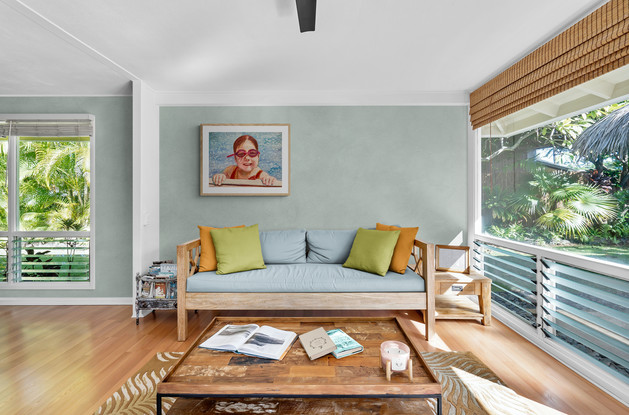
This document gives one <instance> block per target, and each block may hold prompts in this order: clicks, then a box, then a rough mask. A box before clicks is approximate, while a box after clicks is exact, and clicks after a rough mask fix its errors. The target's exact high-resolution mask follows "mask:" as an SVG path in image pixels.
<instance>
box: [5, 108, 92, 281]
mask: <svg viewBox="0 0 629 415" xmlns="http://www.w3.org/2000/svg"><path fill="white" fill-rule="evenodd" d="M5 119H10V120H51V121H52V120H67V119H71V120H78V119H82V120H87V119H89V120H90V121H91V122H92V126H93V133H92V135H91V136H90V140H89V143H90V230H89V231H21V230H18V212H17V210H18V204H17V192H18V186H19V184H18V183H17V174H18V171H17V170H18V160H17V157H18V136H9V137H7V140H8V157H7V181H8V182H9V200H8V203H7V206H9V207H10V206H13V207H14V208H13V209H8V210H9V211H8V212H7V223H8V230H7V231H0V237H6V238H7V281H6V282H0V289H2V290H94V289H95V288H96V274H95V269H96V260H95V257H96V255H95V253H96V243H95V242H96V240H95V235H96V231H95V229H96V226H95V224H96V223H95V222H96V221H95V218H96V203H95V200H96V199H95V195H96V193H95V187H96V186H95V183H96V182H95V177H96V146H95V143H96V121H95V117H94V116H93V115H91V114H0V120H5ZM70 236H74V237H81V236H83V237H85V236H87V237H89V239H90V245H89V257H90V265H89V281H78V282H70V281H63V282H22V281H15V280H14V278H13V277H14V276H13V275H12V274H11V271H10V270H11V269H12V268H13V255H12V251H13V246H12V244H11V241H12V240H13V238H14V237H70Z"/></svg>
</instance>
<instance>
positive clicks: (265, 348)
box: [238, 326, 297, 360]
mask: <svg viewBox="0 0 629 415" xmlns="http://www.w3.org/2000/svg"><path fill="white" fill-rule="evenodd" d="M296 337H297V334H296V333H294V332H292V331H286V330H278V329H276V328H273V327H269V326H262V327H260V328H259V329H258V331H256V332H255V333H254V335H253V336H251V337H250V338H249V339H248V340H247V342H246V343H245V344H243V345H242V346H241V347H240V348H238V352H239V353H242V354H247V355H250V356H256V357H263V358H267V359H276V360H279V359H280V358H281V357H282V355H283V354H284V352H285V351H286V350H287V349H288V348H289V347H290V346H291V345H292V344H293V341H294V340H295V338H296Z"/></svg>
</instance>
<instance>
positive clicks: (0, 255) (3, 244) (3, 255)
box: [0, 236, 8, 282]
mask: <svg viewBox="0 0 629 415" xmlns="http://www.w3.org/2000/svg"><path fill="white" fill-rule="evenodd" d="M7 241H8V238H7V237H6V236H5V237H0V282H7V279H8V277H7V263H8V260H7Z"/></svg>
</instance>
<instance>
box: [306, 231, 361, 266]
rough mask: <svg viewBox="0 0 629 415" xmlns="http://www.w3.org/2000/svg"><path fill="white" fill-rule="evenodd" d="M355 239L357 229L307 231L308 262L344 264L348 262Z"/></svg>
mask: <svg viewBox="0 0 629 415" xmlns="http://www.w3.org/2000/svg"><path fill="white" fill-rule="evenodd" d="M355 237H356V229H354V230H349V231H346V230H315V231H307V232H306V242H307V243H308V257H307V259H306V261H307V262H315V263H320V264H342V263H344V262H345V261H347V257H348V256H349V252H350V250H351V249H352V244H353V243H354V238H355Z"/></svg>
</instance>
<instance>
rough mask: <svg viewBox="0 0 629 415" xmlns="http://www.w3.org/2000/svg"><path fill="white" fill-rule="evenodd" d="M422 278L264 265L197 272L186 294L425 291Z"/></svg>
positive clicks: (309, 265)
mask: <svg viewBox="0 0 629 415" xmlns="http://www.w3.org/2000/svg"><path fill="white" fill-rule="evenodd" d="M424 290H425V289H424V279H423V278H421V277H420V276H419V275H417V274H416V273H414V272H412V271H410V270H409V272H407V273H406V274H398V273H396V272H388V273H387V274H386V275H385V276H384V277H381V276H379V275H375V274H371V273H368V272H364V271H359V270H355V269H351V268H343V267H342V266H341V265H339V264H317V263H306V264H286V265H273V264H269V265H267V267H266V269H257V270H252V271H244V272H237V273H233V274H229V275H216V272H214V271H210V272H199V273H196V274H194V275H193V276H192V277H190V278H188V283H187V291H188V292H197V293H203V292H214V293H218V292H224V293H233V292H238V293H256V292H258V293H268V292H271V293H321V292H329V293H353V292H424Z"/></svg>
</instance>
